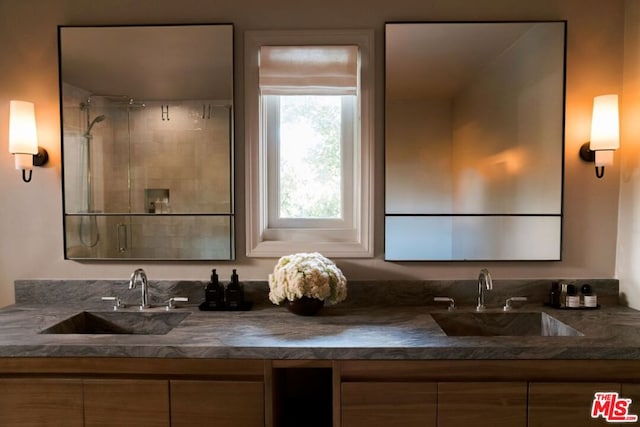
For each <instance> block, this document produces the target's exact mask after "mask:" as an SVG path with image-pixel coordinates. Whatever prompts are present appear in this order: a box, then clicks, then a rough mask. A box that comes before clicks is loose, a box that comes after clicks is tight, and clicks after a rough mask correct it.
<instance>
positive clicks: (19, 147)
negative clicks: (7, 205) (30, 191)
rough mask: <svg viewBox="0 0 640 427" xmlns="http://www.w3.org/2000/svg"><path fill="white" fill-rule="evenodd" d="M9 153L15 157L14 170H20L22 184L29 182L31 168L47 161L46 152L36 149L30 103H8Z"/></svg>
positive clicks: (32, 107) (34, 126)
mask: <svg viewBox="0 0 640 427" xmlns="http://www.w3.org/2000/svg"><path fill="white" fill-rule="evenodd" d="M9 152H10V153H11V154H13V155H14V156H15V162H16V169H19V170H22V180H23V181H24V182H29V181H31V173H32V170H31V169H32V168H33V166H42V165H44V164H45V163H47V161H48V160H49V155H48V153H47V150H45V149H44V148H41V147H38V134H37V130H36V114H35V108H34V106H33V103H32V102H27V101H10V107H9ZM27 171H29V173H28V175H27Z"/></svg>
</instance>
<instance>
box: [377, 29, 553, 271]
mask: <svg viewBox="0 0 640 427" xmlns="http://www.w3.org/2000/svg"><path fill="white" fill-rule="evenodd" d="M565 32H566V23H565V22H512V23H508V22H493V23H489V22H481V23H462V22H460V23H451V22H447V23H389V24H386V26H385V44H386V46H385V47H386V53H385V57H386V59H385V71H386V75H385V259H387V260H398V261H399V260H434V261H454V260H559V259H560V257H561V235H562V231H561V228H562V227H561V226H562V187H563V158H564V155H563V154H564V148H563V147H564V83H565Z"/></svg>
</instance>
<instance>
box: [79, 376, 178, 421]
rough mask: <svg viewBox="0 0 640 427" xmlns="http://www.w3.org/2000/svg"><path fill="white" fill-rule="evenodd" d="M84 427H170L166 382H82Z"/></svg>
mask: <svg viewBox="0 0 640 427" xmlns="http://www.w3.org/2000/svg"><path fill="white" fill-rule="evenodd" d="M83 389H84V417H85V426H87V427H102V426H105V427H106V426H132V427H133V426H136V427H139V426H145V427H156V426H157V427H160V426H162V427H168V426H169V382H168V381H167V380H125V379H122V380H120V379H117V380H84V381H83Z"/></svg>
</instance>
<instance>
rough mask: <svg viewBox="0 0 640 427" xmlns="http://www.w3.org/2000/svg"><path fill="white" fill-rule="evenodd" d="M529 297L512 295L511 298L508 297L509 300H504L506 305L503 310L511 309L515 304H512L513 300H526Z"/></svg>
mask: <svg viewBox="0 0 640 427" xmlns="http://www.w3.org/2000/svg"><path fill="white" fill-rule="evenodd" d="M526 300H527V297H511V298H507V300H506V301H505V302H504V307H502V310H503V311H510V310H511V309H512V308H513V306H512V305H511V303H512V302H514V301H526Z"/></svg>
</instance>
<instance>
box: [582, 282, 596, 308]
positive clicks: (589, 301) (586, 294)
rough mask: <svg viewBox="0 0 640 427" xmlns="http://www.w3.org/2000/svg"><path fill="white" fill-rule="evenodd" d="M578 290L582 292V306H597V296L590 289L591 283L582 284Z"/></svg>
mask: <svg viewBox="0 0 640 427" xmlns="http://www.w3.org/2000/svg"><path fill="white" fill-rule="evenodd" d="M580 291H581V292H582V301H583V305H584V307H587V308H596V307H598V296H597V295H596V293H595V292H593V290H592V289H591V285H582V288H580Z"/></svg>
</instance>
